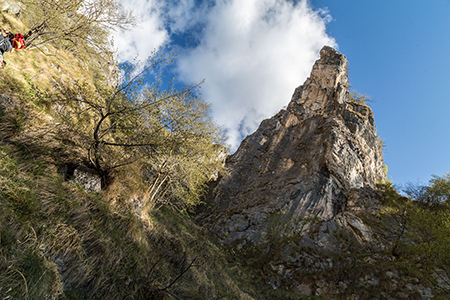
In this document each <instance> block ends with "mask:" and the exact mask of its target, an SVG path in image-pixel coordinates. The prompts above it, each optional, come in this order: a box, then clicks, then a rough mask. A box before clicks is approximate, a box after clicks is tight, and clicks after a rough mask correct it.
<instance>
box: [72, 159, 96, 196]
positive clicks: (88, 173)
mask: <svg viewBox="0 0 450 300" xmlns="http://www.w3.org/2000/svg"><path fill="white" fill-rule="evenodd" d="M73 177H74V178H73V180H74V182H76V183H79V184H81V185H82V186H83V187H84V189H85V190H86V191H87V192H91V193H100V191H101V190H102V178H101V176H100V175H98V173H97V172H96V171H95V170H94V169H91V168H88V167H86V166H83V165H81V166H78V167H77V168H76V169H75V171H74V172H73Z"/></svg>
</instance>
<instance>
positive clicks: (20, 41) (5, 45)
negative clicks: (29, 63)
mask: <svg viewBox="0 0 450 300" xmlns="http://www.w3.org/2000/svg"><path fill="white" fill-rule="evenodd" d="M0 30H1V34H0V68H3V67H5V66H6V62H5V60H4V59H3V56H4V54H5V53H7V52H13V51H14V49H22V48H23V47H24V46H25V41H24V38H23V35H22V34H20V33H16V34H13V33H11V32H10V31H9V29H6V28H1V29H0ZM4 34H6V36H4Z"/></svg>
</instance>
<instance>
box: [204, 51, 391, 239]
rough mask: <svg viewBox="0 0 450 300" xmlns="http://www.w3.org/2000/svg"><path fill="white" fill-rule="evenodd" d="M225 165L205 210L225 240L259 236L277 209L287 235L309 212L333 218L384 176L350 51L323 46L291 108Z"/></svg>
mask: <svg viewBox="0 0 450 300" xmlns="http://www.w3.org/2000/svg"><path fill="white" fill-rule="evenodd" d="M226 169H227V171H226V172H224V174H221V176H220V177H219V179H218V180H217V181H216V183H215V185H214V187H213V188H212V189H211V191H210V194H209V196H208V199H207V202H208V203H209V207H210V209H209V210H207V211H205V212H204V213H202V214H201V215H200V219H201V222H203V223H205V224H209V225H210V226H211V227H212V228H213V230H214V231H216V232H217V233H219V234H221V235H223V236H224V241H226V242H233V241H236V240H240V239H245V240H251V241H253V242H258V240H260V239H261V238H262V237H263V236H264V234H265V232H266V231H267V229H268V227H270V226H271V225H270V220H272V219H273V216H274V215H277V216H278V217H277V218H278V219H282V220H283V221H282V222H284V223H285V224H287V226H285V228H286V231H287V232H286V233H288V234H295V233H296V232H298V231H300V230H301V228H302V225H301V224H302V220H304V218H306V217H318V218H320V219H322V220H331V219H333V218H334V217H335V216H336V215H337V214H339V213H340V212H343V211H344V210H345V209H346V207H347V206H348V205H349V204H351V203H352V201H354V197H353V196H352V195H354V191H355V190H358V189H362V188H374V187H375V184H376V183H377V181H380V180H382V179H384V177H385V174H384V171H383V159H382V155H381V152H380V149H379V147H378V137H377V134H376V127H375V123H374V118H373V113H372V111H371V109H370V108H369V107H367V106H365V105H362V104H358V103H355V102H353V101H352V100H351V99H350V97H349V92H348V75H347V59H346V57H345V56H344V55H342V54H340V53H339V52H337V51H336V50H334V49H332V48H330V47H324V48H323V49H322V50H321V51H320V59H319V60H317V61H316V63H315V64H314V66H313V69H312V72H311V76H310V77H309V78H308V79H307V80H306V82H305V83H304V84H303V85H302V86H300V87H298V88H297V89H296V90H295V92H294V94H293V97H292V100H291V102H290V103H289V105H288V106H287V109H286V110H281V111H280V112H279V113H278V114H276V115H275V116H274V117H272V118H270V119H266V120H264V121H262V123H261V125H260V126H259V128H258V129H257V130H256V132H254V133H253V134H251V135H249V136H247V137H246V138H245V139H244V141H243V142H242V143H241V145H240V147H239V149H238V150H237V151H236V152H235V153H234V154H233V155H231V156H230V157H228V159H227V162H226Z"/></svg>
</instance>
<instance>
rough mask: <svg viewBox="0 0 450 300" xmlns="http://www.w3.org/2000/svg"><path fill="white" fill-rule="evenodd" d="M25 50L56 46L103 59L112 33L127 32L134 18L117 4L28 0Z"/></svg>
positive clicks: (106, 0) (109, 0)
mask: <svg viewBox="0 0 450 300" xmlns="http://www.w3.org/2000/svg"><path fill="white" fill-rule="evenodd" d="M24 4H25V5H26V10H25V11H24V13H23V18H24V21H25V23H26V24H28V26H29V28H30V29H29V31H28V32H27V33H26V34H25V41H26V48H28V49H33V48H36V47H42V46H44V45H46V44H48V43H53V44H57V45H59V46H60V47H63V48H66V49H68V50H70V51H72V52H80V53H84V54H91V55H94V56H95V57H102V56H103V57H104V55H103V54H104V53H109V52H110V49H108V44H109V43H108V38H109V33H110V31H111V30H112V29H127V28H129V27H130V26H132V25H133V24H135V17H134V16H133V15H132V14H131V12H130V11H127V10H125V9H124V8H123V7H122V5H121V3H120V2H119V1H115V0H96V1H85V0H81V1H80V0H62V1H54V0H27V1H24Z"/></svg>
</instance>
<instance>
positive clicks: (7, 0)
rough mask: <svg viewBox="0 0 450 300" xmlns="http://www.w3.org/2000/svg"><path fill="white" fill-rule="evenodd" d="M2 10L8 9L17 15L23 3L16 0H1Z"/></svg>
mask: <svg viewBox="0 0 450 300" xmlns="http://www.w3.org/2000/svg"><path fill="white" fill-rule="evenodd" d="M0 5H1V9H2V11H7V12H8V14H10V15H17V14H19V13H20V11H21V10H22V5H23V4H22V3H21V2H19V1H14V0H3V1H0Z"/></svg>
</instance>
